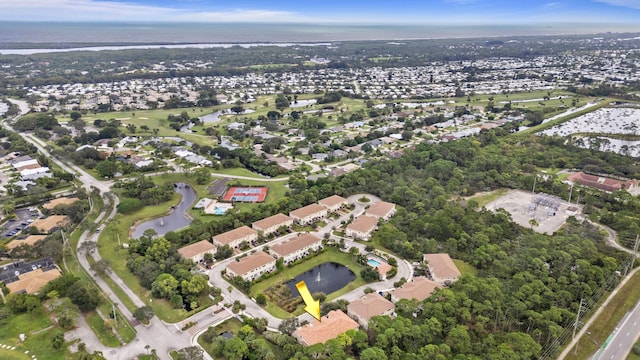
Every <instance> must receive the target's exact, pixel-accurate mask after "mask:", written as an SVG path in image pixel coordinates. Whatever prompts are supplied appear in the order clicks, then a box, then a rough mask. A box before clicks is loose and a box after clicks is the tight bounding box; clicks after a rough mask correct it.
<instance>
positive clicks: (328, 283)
mask: <svg viewBox="0 0 640 360" xmlns="http://www.w3.org/2000/svg"><path fill="white" fill-rule="evenodd" d="M355 278H356V275H355V274H354V273H353V271H351V270H349V268H347V267H346V266H344V265H341V264H338V263H334V262H328V263H324V264H320V265H318V266H316V267H314V268H313V269H311V270H309V271H307V272H305V273H302V274H300V275H298V276H296V277H295V279H293V280H291V281H289V282H287V284H286V285H287V287H288V288H289V289H291V293H292V294H299V293H298V289H296V284H297V283H298V282H300V281H302V280H304V282H305V284H307V288H308V289H309V291H310V292H311V293H312V294H313V293H315V292H323V293H325V294H327V295H328V294H331V293H332V292H334V291H337V290H340V289H342V288H343V287H345V286H346V285H347V284H348V283H350V282H352V281H353V280H355Z"/></svg>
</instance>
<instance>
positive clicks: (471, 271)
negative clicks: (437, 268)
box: [453, 259, 478, 276]
mask: <svg viewBox="0 0 640 360" xmlns="http://www.w3.org/2000/svg"><path fill="white" fill-rule="evenodd" d="M453 263H454V264H456V266H457V267H458V270H460V273H462V275H470V276H476V274H477V273H478V269H476V268H475V267H474V266H473V265H471V264H469V263H466V262H464V261H462V260H458V259H453Z"/></svg>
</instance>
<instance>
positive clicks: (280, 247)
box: [271, 233, 322, 256]
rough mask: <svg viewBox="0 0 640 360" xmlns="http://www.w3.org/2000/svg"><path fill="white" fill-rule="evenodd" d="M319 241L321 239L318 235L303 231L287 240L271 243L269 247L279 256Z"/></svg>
mask: <svg viewBox="0 0 640 360" xmlns="http://www.w3.org/2000/svg"><path fill="white" fill-rule="evenodd" d="M319 241H322V240H320V238H319V237H317V236H314V235H311V234H309V233H304V234H300V235H299V236H297V237H294V238H293V239H291V240H289V241H285V242H281V243H279V244H277V245H273V246H272V247H271V251H273V252H274V253H276V254H278V255H280V256H285V255H288V254H291V253H292V252H294V251H297V250H300V249H303V248H305V247H307V246H309V245H311V244H314V243H316V242H319Z"/></svg>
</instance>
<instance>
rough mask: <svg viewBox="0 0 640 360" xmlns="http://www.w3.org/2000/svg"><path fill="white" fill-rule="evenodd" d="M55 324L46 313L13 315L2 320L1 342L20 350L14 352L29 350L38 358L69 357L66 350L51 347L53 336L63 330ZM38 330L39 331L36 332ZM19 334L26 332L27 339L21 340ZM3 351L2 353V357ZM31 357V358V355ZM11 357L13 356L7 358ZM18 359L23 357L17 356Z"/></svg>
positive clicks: (0, 321) (51, 359) (55, 358)
mask: <svg viewBox="0 0 640 360" xmlns="http://www.w3.org/2000/svg"><path fill="white" fill-rule="evenodd" d="M52 325H53V324H52V323H51V321H50V320H49V317H48V316H46V315H45V314H44V313H37V312H36V313H25V314H19V315H12V316H9V317H7V318H5V319H2V320H0V344H4V345H8V346H15V347H16V350H19V352H13V353H14V354H24V351H25V350H29V354H33V355H36V357H37V358H38V360H42V359H44V360H62V359H67V358H69V357H67V356H66V355H69V354H66V355H65V352H64V351H57V350H54V349H52V348H51V338H52V337H53V335H54V334H56V333H57V332H62V330H60V329H59V328H56V327H51V328H49V327H50V326H52ZM38 331H42V332H38ZM35 332H38V333H35ZM19 334H26V335H27V339H26V340H25V341H24V342H20V339H19V338H18V335H19ZM2 355H3V353H0V358H2V359H5V358H4V357H1V356H2ZM29 358H31V357H30V356H29ZM6 359H11V358H6ZM15 359H16V360H19V359H23V358H21V357H15Z"/></svg>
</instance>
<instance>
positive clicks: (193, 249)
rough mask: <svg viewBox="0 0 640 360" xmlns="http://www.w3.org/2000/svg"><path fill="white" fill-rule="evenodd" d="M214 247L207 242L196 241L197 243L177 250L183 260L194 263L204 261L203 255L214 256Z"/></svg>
mask: <svg viewBox="0 0 640 360" xmlns="http://www.w3.org/2000/svg"><path fill="white" fill-rule="evenodd" d="M215 252H216V247H215V246H214V245H213V244H212V243H210V242H209V241H208V240H202V241H198V242H197V243H194V244H191V245H187V246H183V247H181V248H180V249H178V254H180V256H182V257H183V258H185V259H189V260H191V261H193V262H194V263H197V262H199V261H202V260H204V255H205V254H211V255H212V256H213V254H215Z"/></svg>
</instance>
